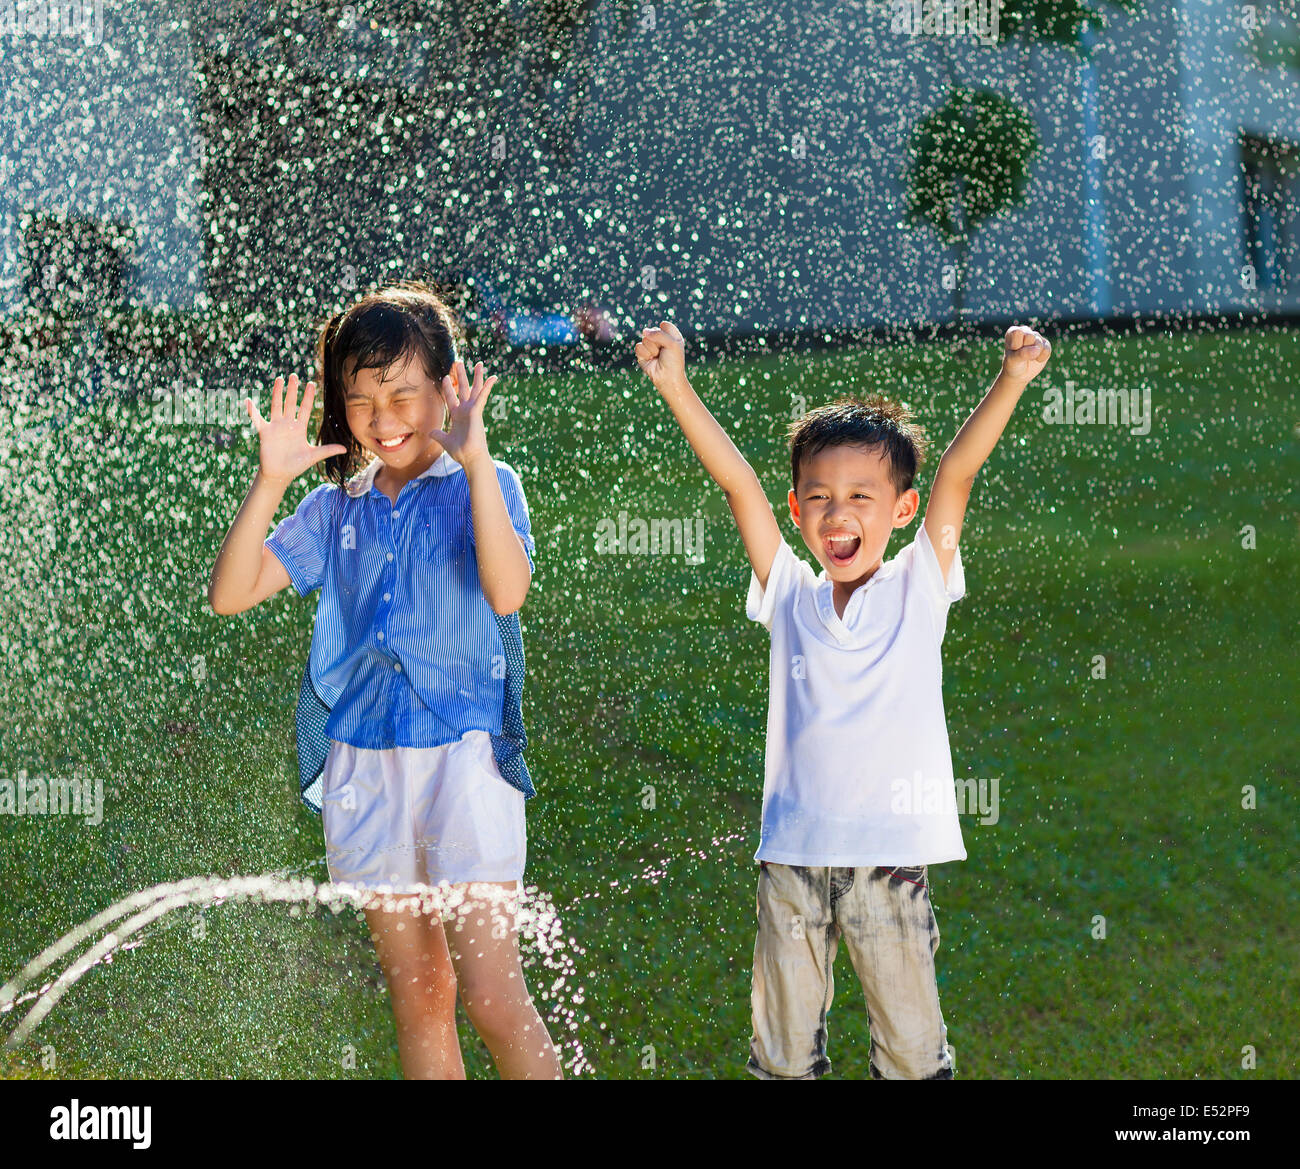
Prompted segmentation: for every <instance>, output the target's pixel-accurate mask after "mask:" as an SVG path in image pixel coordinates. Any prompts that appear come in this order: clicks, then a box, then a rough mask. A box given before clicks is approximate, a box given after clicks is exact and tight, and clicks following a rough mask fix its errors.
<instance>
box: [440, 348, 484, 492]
mask: <svg viewBox="0 0 1300 1169" xmlns="http://www.w3.org/2000/svg"><path fill="white" fill-rule="evenodd" d="M496 380H497V379H496V375H495V374H494V375H493V376H492V377H490V378H488V379H487V380H486V381H484V380H483V363H482V362H481V361H479V362H476V363H475V365H474V384H473V385H472V386H471V385H470V382H469V376H468V375H467V374H466V373H465V363H464V362H463V361H458V362H456V364H455V365H453V366H452V367H451V373H450V375H448V376H447V377H445V378H443V379H442V396H443V399H444V400H445V401H446V403H447V429H446V430H435V431H434V432H433V437H434V438H436V439H437V440H438V442H439V443H441V444H442V447H443V449H444V450H445V451H446V452H447V453H448V454H450V455H451V457H452V458H453V459H455V460H456V462H458V463H459V464H460V465H461V466H462V467H465V466H468V465H469V464H470V463H471V462H472V461H473V460H474V459H478V458H491V457H492V456H491V455H490V454H489V453H488V443H487V431H486V430H484V429H483V407H484V406H485V405H487V400H488V395H489V394H490V393H491V392H492V387H493V386H494V385H496Z"/></svg>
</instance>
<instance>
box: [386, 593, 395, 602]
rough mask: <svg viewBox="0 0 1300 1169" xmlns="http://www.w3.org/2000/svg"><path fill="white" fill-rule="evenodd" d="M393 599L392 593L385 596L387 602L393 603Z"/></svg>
mask: <svg viewBox="0 0 1300 1169" xmlns="http://www.w3.org/2000/svg"><path fill="white" fill-rule="evenodd" d="M392 599H393V594H392V593H385V594H384V600H385V601H391V600H392Z"/></svg>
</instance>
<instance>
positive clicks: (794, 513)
mask: <svg viewBox="0 0 1300 1169" xmlns="http://www.w3.org/2000/svg"><path fill="white" fill-rule="evenodd" d="M790 518H791V519H792V520H793V521H794V526H795V527H796V528H797V527H798V526H799V497H798V496H797V495H795V493H794V488H793V487H792V488H790Z"/></svg>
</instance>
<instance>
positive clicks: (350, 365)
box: [316, 280, 462, 487]
mask: <svg viewBox="0 0 1300 1169" xmlns="http://www.w3.org/2000/svg"><path fill="white" fill-rule="evenodd" d="M461 340H462V336H461V329H460V324H459V323H458V322H457V320H456V317H455V316H454V314H453V313H452V311H451V310H450V309H449V308H448V307H447V305H446V303H445V302H444V301H443V299H442V297H440V296H439V295H438V293H437V292H436V291H435V290H434V289H433V288H432V287H431V286H429V285H428V284H425V283H423V282H421V281H417V280H402V281H399V282H397V283H396V284H389V285H387V286H385V287H384V288H380V289H377V290H376V291H374V292H370V293H367V294H366V295H365V296H363V297H362V298H361V299H360V300H359V301H357V302H356V303H355V304H353V305H352V306H350V307H349V308H346V309H344V310H343V311H342V312H337V313H335V314H334V315H333V316H332V317H330V318H329V320H328V321H326V322H325V323H324V324H323V325H322V326H321V328H320V334H319V336H318V337H317V340H316V378H317V381H318V383H319V385H320V390H321V397H322V406H323V410H324V418H323V419H322V421H321V425H320V431H319V432H318V433H317V436H316V441H317V442H318V443H320V444H321V445H326V444H329V443H339V444H340V445H341V446H345V447H347V448H348V453H347V454H346V455H331V456H330V457H329V458H328V459H326V460H324V463H323V465H322V470H323V472H324V474H325V477H326V478H327V479H328V480H330V481H331V482H333V483H336V484H338V485H339V486H340V487H342V486H343V484H344V483H346V482H347V480H348V479H349V478H350V477H351V476H352V475H353V474H354V473H355V472H356V471H358V470H359V469H360V468H361V465H362V463H363V461H364V457H365V450H364V448H363V447H362V445H361V443H360V442H358V441H357V438H356V436H355V435H354V434H353V433H352V429H351V427H349V426H348V416H347V409H346V407H345V404H344V398H345V396H346V394H347V386H346V385H345V376H346V377H347V378H351V377H354V376H355V375H356V373H357V371H358V370H362V369H378V370H382V371H384V372H385V373H386V372H387V370H388V367H389V366H391V365H393V364H394V363H395V362H400V361H402V360H403V359H404V358H406V357H408V356H414V357H416V358H417V359H418V360H419V361H420V363H421V364H422V365H423V366H424V372H425V373H426V374H427V375H428V376H429V377H430V378H432V379H433V380H434V381H435V382H438V383H441V382H442V379H443V378H444V377H446V376H447V375H448V374H449V373H451V367H452V365H453V364H455V362H456V358H457V352H456V346H457V343H458V342H460V341H461Z"/></svg>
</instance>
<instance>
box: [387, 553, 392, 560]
mask: <svg viewBox="0 0 1300 1169" xmlns="http://www.w3.org/2000/svg"><path fill="white" fill-rule="evenodd" d="M392 558H393V554H392V553H391V552H390V553H389V554H388V559H389V560H392Z"/></svg>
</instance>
